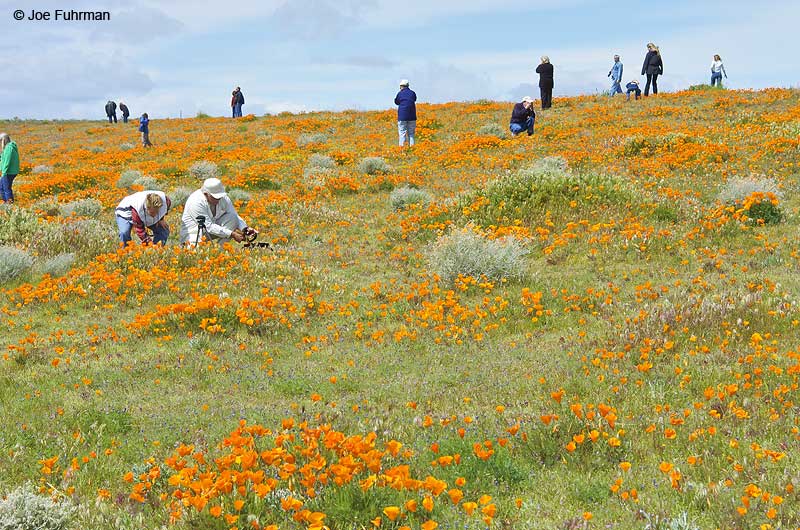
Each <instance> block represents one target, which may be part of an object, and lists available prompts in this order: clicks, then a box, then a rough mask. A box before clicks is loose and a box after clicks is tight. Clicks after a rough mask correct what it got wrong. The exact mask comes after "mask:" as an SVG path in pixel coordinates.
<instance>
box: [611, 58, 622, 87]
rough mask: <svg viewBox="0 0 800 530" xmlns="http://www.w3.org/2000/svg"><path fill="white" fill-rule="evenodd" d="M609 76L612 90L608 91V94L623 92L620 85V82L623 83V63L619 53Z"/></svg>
mask: <svg viewBox="0 0 800 530" xmlns="http://www.w3.org/2000/svg"><path fill="white" fill-rule="evenodd" d="M607 77H610V78H611V90H609V91H608V95H609V96H614V95H615V94H622V87H621V86H620V83H622V63H621V62H620V60H619V55H615V56H614V64H613V66H611V70H609V71H608V76H607Z"/></svg>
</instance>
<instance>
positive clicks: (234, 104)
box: [231, 86, 244, 118]
mask: <svg viewBox="0 0 800 530" xmlns="http://www.w3.org/2000/svg"><path fill="white" fill-rule="evenodd" d="M242 105H244V94H242V89H241V88H240V87H238V86H237V87H236V89H235V90H234V91H233V92H232V93H231V109H232V110H233V117H234V118H241V117H242Z"/></svg>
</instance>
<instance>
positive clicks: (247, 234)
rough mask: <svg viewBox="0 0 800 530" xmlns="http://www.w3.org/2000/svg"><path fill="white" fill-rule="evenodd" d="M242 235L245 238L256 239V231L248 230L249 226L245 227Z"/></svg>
mask: <svg viewBox="0 0 800 530" xmlns="http://www.w3.org/2000/svg"><path fill="white" fill-rule="evenodd" d="M242 234H244V235H245V237H247V236H249V237H252V238H253V239H255V238H256V237H258V230H256V229H255V228H250V227H249V226H245V227H244V229H243V230H242Z"/></svg>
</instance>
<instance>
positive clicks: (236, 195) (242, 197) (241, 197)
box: [228, 188, 252, 204]
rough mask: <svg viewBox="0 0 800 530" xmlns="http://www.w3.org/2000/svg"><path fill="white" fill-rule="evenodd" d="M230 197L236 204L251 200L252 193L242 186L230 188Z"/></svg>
mask: <svg viewBox="0 0 800 530" xmlns="http://www.w3.org/2000/svg"><path fill="white" fill-rule="evenodd" d="M228 197H230V199H231V201H232V202H233V203H234V204H236V203H242V204H247V203H248V202H250V199H251V198H252V197H251V195H250V193H248V192H247V191H245V190H243V189H241V188H232V189H229V190H228Z"/></svg>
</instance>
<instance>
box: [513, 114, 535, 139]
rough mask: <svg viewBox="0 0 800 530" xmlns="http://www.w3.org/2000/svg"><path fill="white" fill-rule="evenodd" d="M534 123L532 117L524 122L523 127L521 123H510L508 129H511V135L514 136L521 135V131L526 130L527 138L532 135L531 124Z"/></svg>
mask: <svg viewBox="0 0 800 530" xmlns="http://www.w3.org/2000/svg"><path fill="white" fill-rule="evenodd" d="M534 121H535V120H534V119H533V116H528V119H527V120H525V125H522V124H521V123H512V124H511V125H510V126H509V129H511V134H513V135H514V136H516V135H518V134H519V133H521V132H522V131H524V130H527V131H528V136H531V135H533V124H534Z"/></svg>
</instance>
